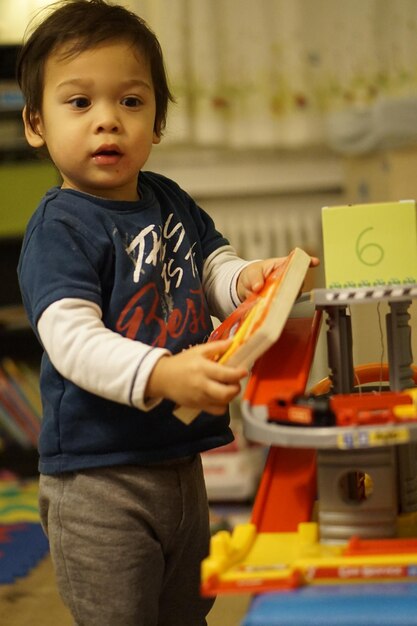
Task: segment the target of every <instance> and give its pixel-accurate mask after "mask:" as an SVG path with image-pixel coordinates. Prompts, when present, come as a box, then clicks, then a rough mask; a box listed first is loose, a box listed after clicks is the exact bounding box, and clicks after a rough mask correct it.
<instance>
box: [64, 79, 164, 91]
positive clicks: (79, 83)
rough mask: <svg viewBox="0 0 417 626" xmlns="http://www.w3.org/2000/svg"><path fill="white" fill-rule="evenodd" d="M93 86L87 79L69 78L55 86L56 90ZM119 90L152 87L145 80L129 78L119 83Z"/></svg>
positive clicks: (90, 80) (92, 82)
mask: <svg viewBox="0 0 417 626" xmlns="http://www.w3.org/2000/svg"><path fill="white" fill-rule="evenodd" d="M93 85H94V81H93V80H92V79H89V78H70V79H68V80H64V81H62V82H61V83H59V84H58V85H57V89H65V88H66V87H83V88H84V89H88V88H90V87H92V86H93ZM119 87H120V88H121V89H129V88H130V87H144V88H145V89H149V90H152V86H151V85H150V83H148V82H147V81H146V80H142V79H139V78H130V79H128V80H124V81H122V82H121V83H120V85H119Z"/></svg>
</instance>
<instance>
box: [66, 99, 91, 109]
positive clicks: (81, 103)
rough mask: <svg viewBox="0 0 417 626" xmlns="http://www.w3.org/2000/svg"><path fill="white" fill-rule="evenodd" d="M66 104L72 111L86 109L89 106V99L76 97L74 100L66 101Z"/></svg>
mask: <svg viewBox="0 0 417 626" xmlns="http://www.w3.org/2000/svg"><path fill="white" fill-rule="evenodd" d="M68 102H69V104H70V105H71V106H72V107H73V108H74V109H86V108H88V107H89V106H90V104H91V101H90V100H89V98H86V97H85V96H77V97H76V98H72V99H71V100H68Z"/></svg>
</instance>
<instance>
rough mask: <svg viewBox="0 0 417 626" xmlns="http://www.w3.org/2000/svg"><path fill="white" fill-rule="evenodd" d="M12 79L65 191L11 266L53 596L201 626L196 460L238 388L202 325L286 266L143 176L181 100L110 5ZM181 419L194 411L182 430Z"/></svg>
mask: <svg viewBox="0 0 417 626" xmlns="http://www.w3.org/2000/svg"><path fill="white" fill-rule="evenodd" d="M18 80H19V84H20V86H21V88H22V91H23V94H24V97H25V101H26V105H25V108H24V112H23V119H24V125H25V133H26V137H27V140H28V142H29V144H30V145H31V146H32V147H34V148H38V149H41V148H46V149H47V151H48V152H49V155H50V157H51V159H52V161H53V162H54V163H55V165H56V167H57V169H58V170H59V172H60V174H61V177H62V181H63V182H62V185H61V187H59V188H58V187H57V188H54V189H51V190H50V191H49V192H48V193H47V194H46V195H45V197H44V198H43V200H42V201H41V203H40V205H39V207H38V209H37V210H36V212H35V213H34V215H33V217H32V219H31V220H30V222H29V225H28V228H27V231H26V234H25V238H24V242H23V247H22V254H21V259H20V262H19V267H18V272H19V280H20V284H21V290H22V296H23V301H24V304H25V307H26V310H27V313H28V316H29V319H30V321H31V324H32V325H33V328H34V330H35V332H36V334H37V336H38V338H39V340H40V341H41V343H42V345H43V347H44V350H45V352H44V356H43V361H42V370H41V392H42V399H43V407H44V417H43V423H42V433H41V437H40V442H39V450H40V465H39V468H40V473H41V477H40V511H41V518H42V523H43V525H44V528H45V530H46V532H47V534H48V537H49V541H50V546H51V555H52V559H53V563H54V567H55V571H56V576H57V581H58V587H59V590H60V593H61V595H62V597H63V599H64V601H65V603H66V604H67V605H68V607H69V608H70V610H71V613H72V615H73V617H74V620H75V622H76V624H77V625H78V626H95V625H97V626H156V625H158V626H187V625H189V626H201V625H203V624H205V623H206V620H205V616H206V614H207V612H208V610H209V609H210V607H211V601H209V600H205V599H202V598H200V597H199V567H200V562H201V560H202V559H203V558H204V557H205V555H206V554H207V550H208V541H209V528H208V507H207V499H206V494H205V487H204V480H203V475H202V471H201V463H200V457H199V453H200V452H201V451H203V450H207V449H210V448H214V447H216V446H221V445H224V444H226V443H228V442H229V441H231V439H232V438H233V435H232V433H231V431H230V429H229V423H228V417H227V405H228V403H229V402H230V401H231V400H232V399H233V398H234V397H235V396H236V395H237V394H238V392H239V389H240V381H241V379H242V378H243V377H244V376H245V375H246V373H247V372H246V371H245V370H243V369H241V368H232V367H227V366H224V365H220V364H218V363H216V361H215V359H214V358H213V357H214V356H215V355H218V354H219V353H221V352H222V351H224V350H225V349H226V347H227V346H228V345H229V344H228V342H224V341H220V342H213V343H210V344H204V341H205V340H206V338H207V337H208V335H209V334H210V331H211V328H212V327H211V322H210V314H213V315H217V316H218V317H220V318H223V317H225V315H227V314H228V313H230V312H231V311H232V310H233V308H234V307H235V306H236V305H237V304H238V303H239V301H241V300H242V299H243V298H245V297H246V295H247V294H248V293H249V292H250V291H251V290H258V289H260V287H261V286H262V284H263V281H264V277H265V276H266V275H267V274H268V273H269V272H270V271H271V269H272V268H273V267H274V266H275V265H276V264H277V263H279V262H280V260H279V259H270V260H268V261H264V262H255V263H252V264H247V263H246V262H244V261H243V260H241V259H239V258H238V257H237V256H236V254H235V252H234V250H233V248H231V246H230V245H229V243H228V242H227V240H226V239H224V238H223V237H222V236H221V235H220V234H219V233H218V232H217V231H216V230H215V228H214V225H213V222H212V220H211V219H210V218H209V216H208V215H207V214H206V213H204V211H202V210H201V209H200V208H199V207H198V206H197V205H196V204H195V203H194V202H193V200H192V199H191V198H190V197H189V196H188V195H187V194H186V193H185V192H184V191H182V190H181V189H180V188H179V187H178V186H177V185H176V184H175V183H174V182H173V181H171V180H168V179H166V178H164V177H163V176H160V175H157V174H154V173H151V172H143V171H142V169H143V166H144V165H145V163H146V161H147V158H148V156H149V154H150V151H151V148H152V145H153V144H157V143H159V142H160V140H161V136H162V132H163V129H164V126H165V120H166V113H167V105H168V102H169V100H172V96H171V94H170V91H169V88H168V85H167V80H166V75H165V71H164V65H163V59H162V53H161V50H160V48H159V44H158V42H157V40H156V38H155V36H154V34H153V33H152V32H151V31H150V30H149V28H148V27H147V25H146V24H145V23H144V22H143V21H142V20H141V19H140V18H138V17H137V16H135V15H134V14H132V13H130V12H129V11H127V10H126V9H124V8H122V7H120V6H112V5H109V4H107V3H106V2H105V1H104V0H70V1H67V2H64V3H60V4H59V5H57V6H54V7H53V10H52V12H50V13H49V14H48V16H47V17H46V18H45V20H44V21H43V22H42V23H41V24H40V25H39V26H38V27H37V28H36V29H35V30H34V31H33V33H32V34H31V36H30V38H29V39H28V40H27V41H26V43H25V44H24V46H23V49H22V52H21V55H20V59H19V63H18ZM316 262H317V261H316V260H313V261H312V263H313V264H316ZM197 344H198V345H197ZM190 346H193V347H190ZM176 404H179V405H184V406H189V407H196V408H198V409H199V410H201V411H202V412H201V413H200V415H199V416H198V418H197V419H196V420H195V421H194V422H193V423H192V424H191V425H189V426H185V425H184V424H182V423H181V422H180V421H179V420H178V419H176V418H175V417H174V415H173V409H174V407H175V405H176Z"/></svg>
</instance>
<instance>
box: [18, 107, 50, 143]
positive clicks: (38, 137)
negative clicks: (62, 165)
mask: <svg viewBox="0 0 417 626" xmlns="http://www.w3.org/2000/svg"><path fill="white" fill-rule="evenodd" d="M22 118H23V124H24V127H25V137H26V140H27V142H28V144H29V145H30V146H32V148H42V146H44V145H45V140H44V138H43V137H42V132H43V127H42V120H41V116H40V114H39V113H36V114H35V115H32V116H30V119H29V116H28V113H27V109H26V107H24V109H23V112H22Z"/></svg>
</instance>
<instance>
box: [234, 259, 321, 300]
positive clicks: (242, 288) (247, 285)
mask: <svg viewBox="0 0 417 626" xmlns="http://www.w3.org/2000/svg"><path fill="white" fill-rule="evenodd" d="M286 258H287V257H275V258H272V259H265V260H263V261H255V262H254V263H251V264H250V265H247V266H246V267H244V268H243V270H242V271H241V272H240V274H239V278H238V280H237V295H238V296H239V299H240V300H241V302H243V300H245V298H247V297H248V296H249V294H250V293H253V292H255V293H256V292H258V291H260V290H261V289H262V287H263V286H264V283H265V279H266V277H267V276H268V275H269V274H270V273H271V272H272V271H273V270H275V269H277V268H278V267H279V266H280V265H281V263H283V262H284V261H285V260H286ZM319 264H320V260H319V259H318V258H317V257H315V256H312V257H311V263H310V267H316V266H317V265H319Z"/></svg>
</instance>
